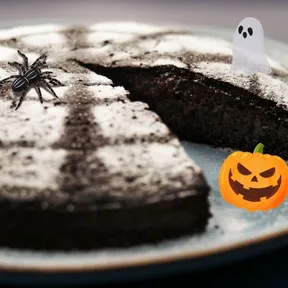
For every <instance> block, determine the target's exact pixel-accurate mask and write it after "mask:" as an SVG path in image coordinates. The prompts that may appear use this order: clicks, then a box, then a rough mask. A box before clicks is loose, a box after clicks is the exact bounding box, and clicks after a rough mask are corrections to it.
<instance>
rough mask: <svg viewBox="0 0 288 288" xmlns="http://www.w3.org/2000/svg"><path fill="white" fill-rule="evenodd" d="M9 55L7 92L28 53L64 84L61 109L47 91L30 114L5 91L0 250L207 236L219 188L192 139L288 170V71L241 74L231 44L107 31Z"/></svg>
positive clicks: (36, 44)
mask: <svg viewBox="0 0 288 288" xmlns="http://www.w3.org/2000/svg"><path fill="white" fill-rule="evenodd" d="M0 45H1V46H0V52H1V53H0V62H1V70H0V73H1V74H0V76H1V79H3V78H5V77H8V76H10V75H12V74H15V70H13V68H11V67H10V66H8V65H7V62H9V61H21V58H19V55H18V54H17V49H20V50H21V51H22V52H24V53H25V54H26V55H27V56H28V57H29V60H30V63H32V61H34V60H35V59H36V58H37V57H38V56H40V55H41V54H42V53H48V62H47V64H48V66H49V69H48V70H49V71H53V72H54V75H55V77H56V78H57V79H58V80H60V81H61V82H62V83H63V84H64V86H63V87H55V88H54V89H55V91H56V93H57V95H58V96H59V99H57V100H55V99H53V97H52V96H51V95H49V93H48V92H46V91H44V90H43V98H44V99H45V103H44V104H43V105H41V104H40V103H39V101H38V96H37V93H36V91H34V89H31V90H30V91H29V92H28V94H27V96H26V98H25V100H24V101H23V104H22V105H21V107H20V108H19V110H17V111H14V110H13V103H14V99H15V96H14V95H13V93H12V90H11V86H10V85H5V86H3V87H1V89H0V93H1V94H0V101H1V102H0V103H1V104H0V105H1V117H0V154H1V157H0V179H1V180H0V208H1V209H0V225H1V227H2V233H1V235H0V246H8V247H13V248H25V249H41V250H70V249H81V250H82V249H99V248H103V247H128V246H132V245H138V244H146V243H158V242H159V241H162V240H166V239H176V238H179V237H181V236H184V235H194V234H196V233H203V232H204V231H205V229H206V226H207V223H208V220H209V217H210V216H211V213H210V205H209V199H208V196H209V185H208V183H207V180H206V178H205V175H203V171H202V170H201V168H199V167H198V166H197V165H196V164H195V163H194V162H193V160H191V159H190V158H189V157H188V156H187V155H186V153H185V151H184V150H183V148H182V147H181V144H180V142H179V139H185V140H191V141H195V142H201V143H209V144H212V145H214V146H222V147H230V148H238V149H249V150H252V147H254V146H255V143H256V144H257V143H258V142H264V143H269V147H268V146H267V152H273V153H277V154H278V155H280V156H284V157H285V156H287V154H286V153H287V152H286V151H287V149H286V146H285V145H286V144H285V143H287V142H286V141H285V139H286V138H285V137H286V136H285V135H286V134H287V133H286V129H287V127H288V126H287V124H286V120H285V119H286V118H285V117H286V113H287V112H286V107H287V106H286V98H285V94H286V92H285V91H287V85H286V80H287V79H288V78H287V75H288V72H287V71H286V68H285V67H284V66H283V67H282V66H281V65H280V64H278V63H276V62H271V63H272V64H273V65H272V68H273V72H272V75H270V76H268V75H263V74H259V75H258V74H255V75H254V76H251V77H250V76H246V75H245V74H243V73H241V72H233V73H232V72H230V68H229V67H230V63H231V45H230V43H228V42H226V41H224V40H221V39H215V38H212V37H207V36H203V35H195V34H193V33H190V32H187V31H180V30H175V29H169V28H163V27H155V26H151V25H144V24H137V23H98V24H95V25H92V26H89V27H88V26H87V27H69V26H68V27H66V26H56V25H44V26H35V27H19V28H13V29H9V30H3V31H0ZM272 90H273V91H272ZM271 91H272V92H273V93H271ZM11 103H12V109H11V108H10V107H11ZM268 124H269V125H268ZM276 128H277V129H276ZM277 141H278V142H277Z"/></svg>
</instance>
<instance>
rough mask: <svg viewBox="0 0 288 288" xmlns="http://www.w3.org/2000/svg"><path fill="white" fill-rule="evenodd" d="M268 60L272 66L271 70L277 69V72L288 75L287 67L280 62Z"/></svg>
mask: <svg viewBox="0 0 288 288" xmlns="http://www.w3.org/2000/svg"><path fill="white" fill-rule="evenodd" d="M267 60H268V62H269V64H270V66H271V68H273V69H275V70H279V71H281V72H283V73H285V74H288V69H287V68H286V67H284V66H283V65H282V64H280V63H279V62H277V61H275V60H273V59H271V58H269V57H267Z"/></svg>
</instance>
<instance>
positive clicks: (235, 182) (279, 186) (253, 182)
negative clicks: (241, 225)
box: [219, 143, 288, 212]
mask: <svg viewBox="0 0 288 288" xmlns="http://www.w3.org/2000/svg"><path fill="white" fill-rule="evenodd" d="M263 149H264V145H263V144H261V143H259V144H258V145H257V146H256V147H255V149H254V152H253V153H250V152H241V151H237V152H234V153H232V154H231V155H229V156H228V157H227V158H226V159H225V161H224V162H223V164H222V166H221V169H220V173H219V189H220V193H221V195H222V196H223V198H224V200H225V201H226V202H228V203H230V204H232V205H234V206H236V207H238V208H245V209H247V210H249V211H251V212H252V211H256V210H262V211H266V210H268V209H271V208H276V207H278V206H279V205H281V204H282V203H283V201H284V200H285V197H286V195H287V188H288V167H287V165H286V163H285V161H284V160H283V159H282V158H280V157H278V156H275V155H269V154H263Z"/></svg>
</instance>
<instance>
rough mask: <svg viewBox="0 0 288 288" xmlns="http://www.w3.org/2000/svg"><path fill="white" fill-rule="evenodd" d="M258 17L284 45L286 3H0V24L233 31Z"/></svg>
mask: <svg viewBox="0 0 288 288" xmlns="http://www.w3.org/2000/svg"><path fill="white" fill-rule="evenodd" d="M248 16H251V17H255V18H258V19H259V20H260V21H261V23H262V25H263V27H264V31H265V36H266V37H270V38H274V39H276V40H282V41H285V42H288V17H287V16H288V1H286V0H282V1H280V0H272V1H271V0H250V1H249V0H240V1H238V0H230V1H229V0H217V1H216V0H214V1H213V0H198V1H196V0H143V1H140V0H134V1H133V0H100V1H97V0H48V1H47V0H0V25H1V26H2V27H3V26H11V25H21V24H23V23H29V24H32V23H39V22H67V21H68V22H75V23H86V22H90V23H91V22H96V21H111V20H112V21H113V20H114V21H116V20H137V21H142V22H150V23H161V24H166V23H167V24H171V23H172V24H173V23H176V24H179V23H183V24H186V25H187V24H188V25H189V24H197V25H205V26H214V27H215V26H220V27H223V28H231V29H235V27H236V26H237V24H238V23H239V22H240V20H241V19H242V18H245V17H248Z"/></svg>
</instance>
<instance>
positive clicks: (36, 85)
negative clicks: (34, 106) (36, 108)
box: [35, 82, 43, 104]
mask: <svg viewBox="0 0 288 288" xmlns="http://www.w3.org/2000/svg"><path fill="white" fill-rule="evenodd" d="M35 90H36V92H37V94H38V96H39V100H40V102H41V104H43V98H42V92H41V89H40V87H39V83H38V82H36V83H35Z"/></svg>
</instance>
